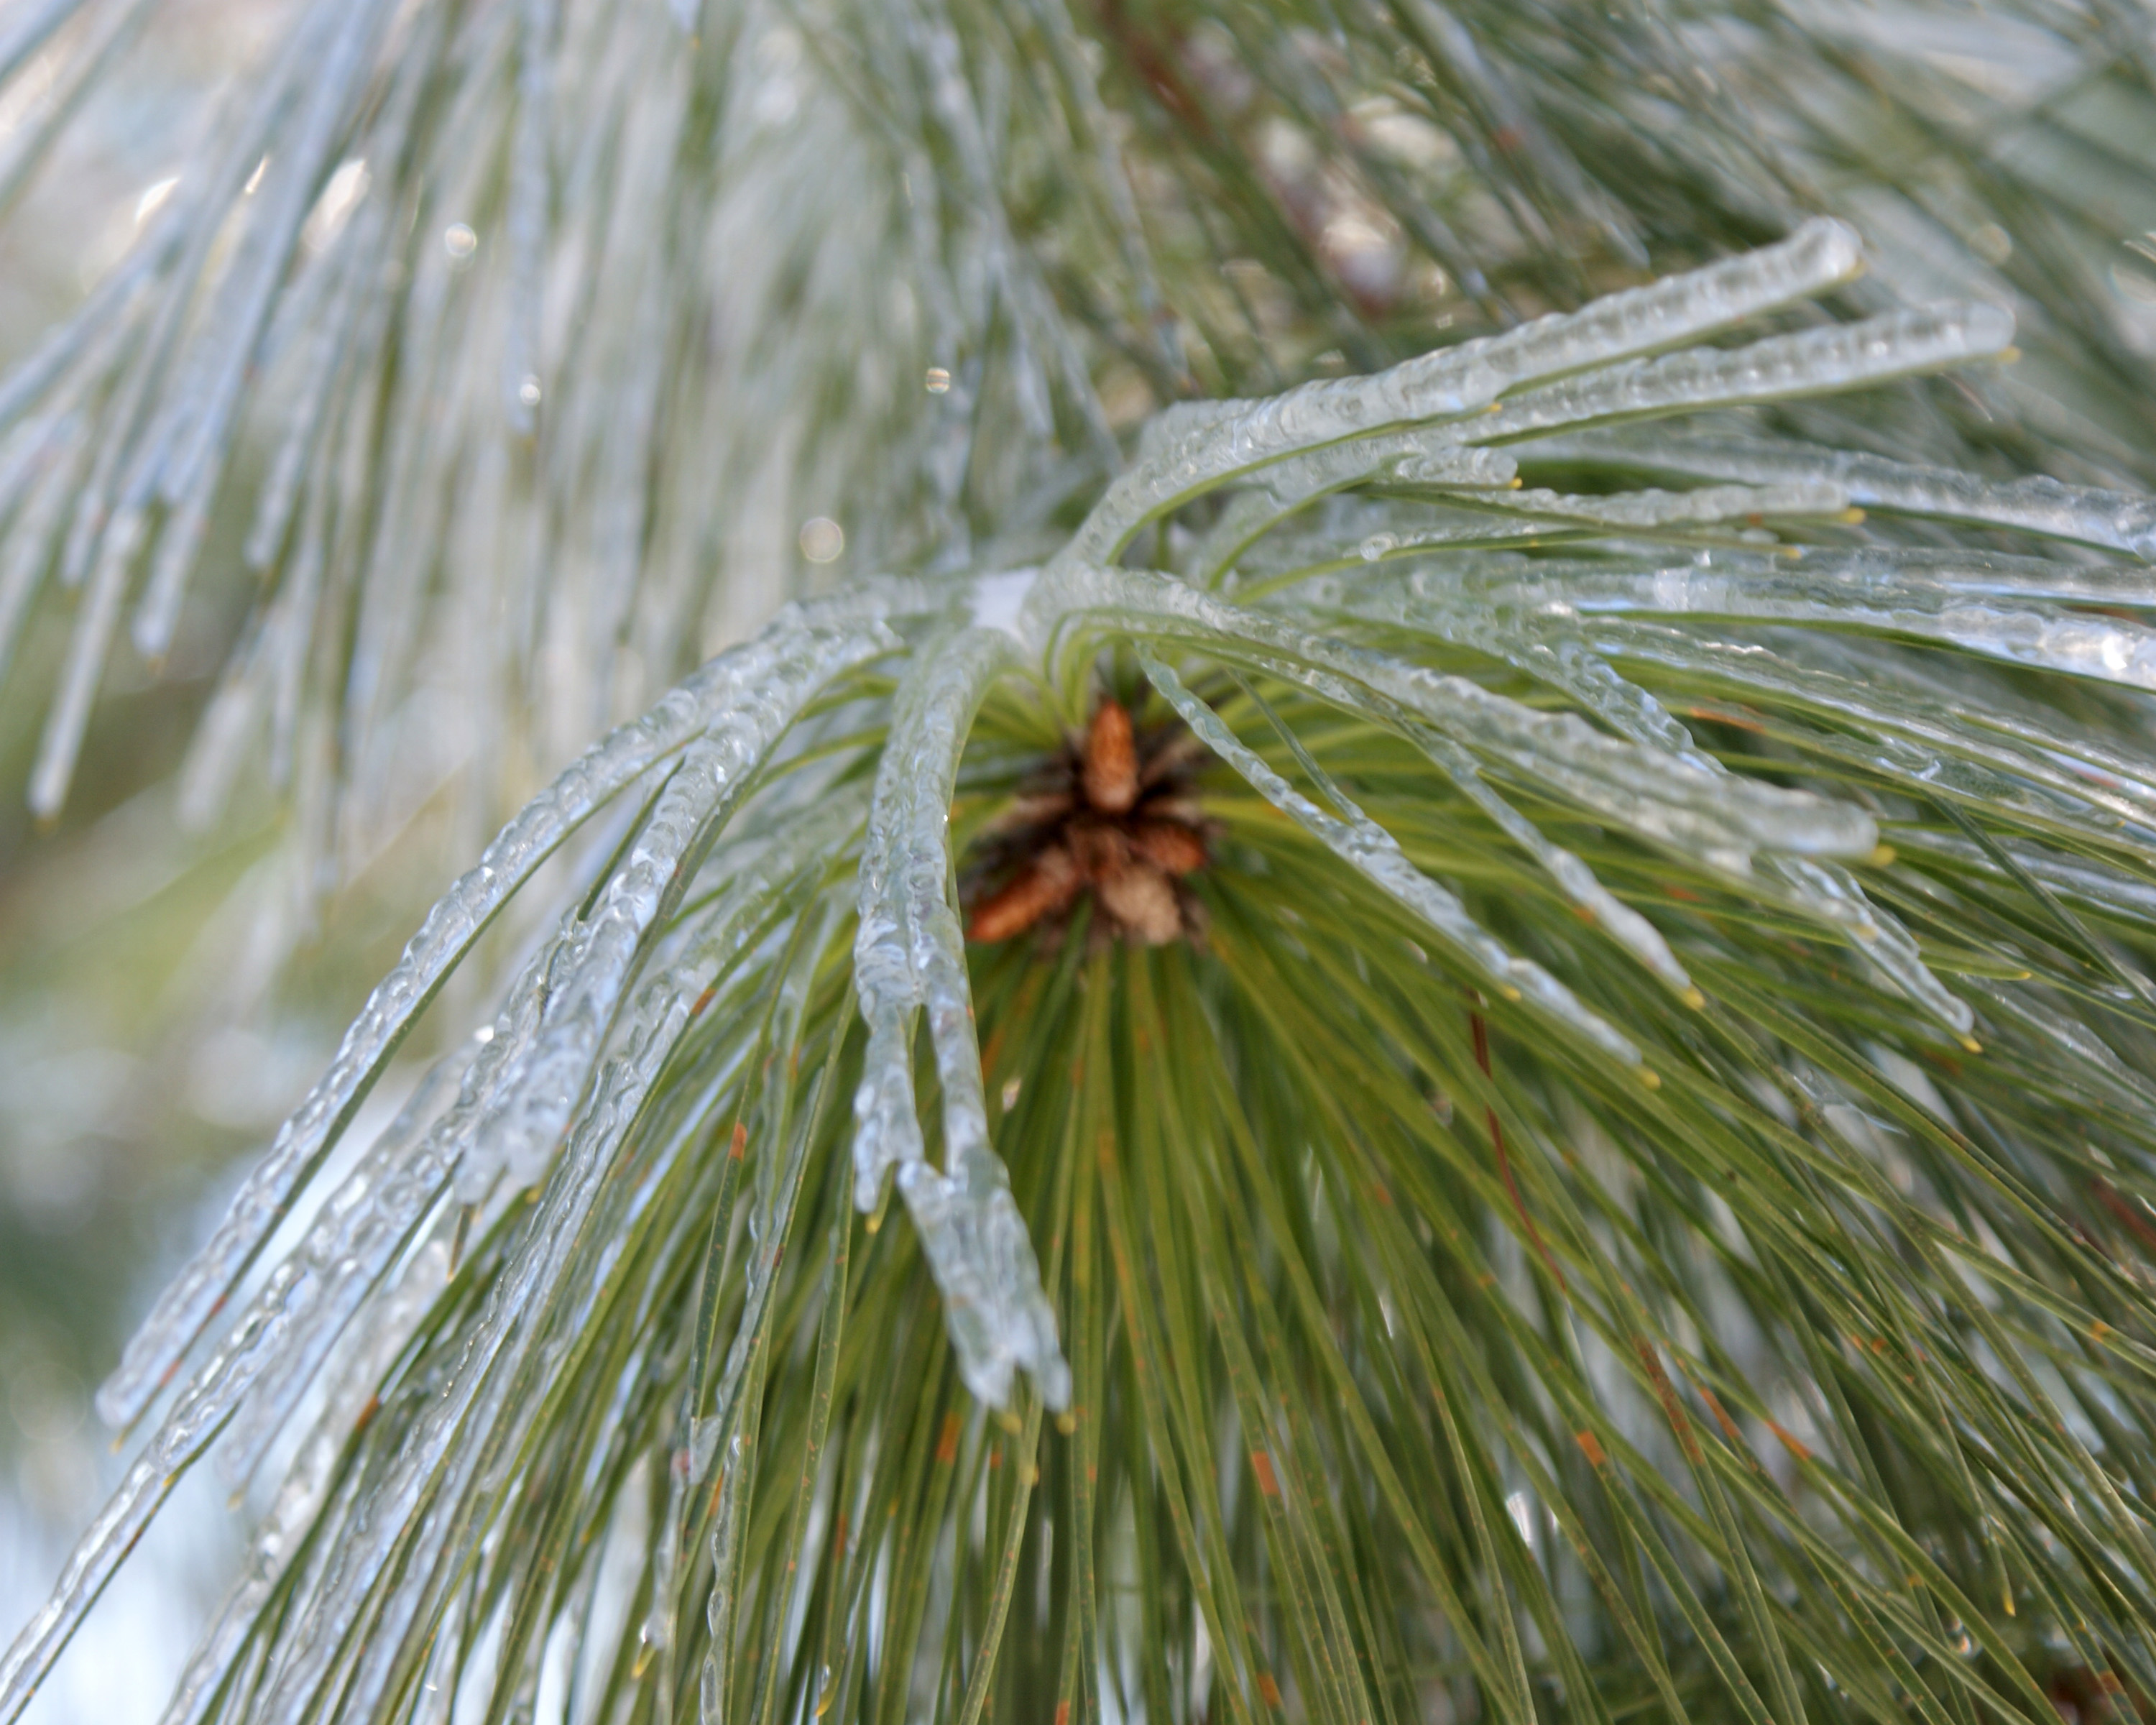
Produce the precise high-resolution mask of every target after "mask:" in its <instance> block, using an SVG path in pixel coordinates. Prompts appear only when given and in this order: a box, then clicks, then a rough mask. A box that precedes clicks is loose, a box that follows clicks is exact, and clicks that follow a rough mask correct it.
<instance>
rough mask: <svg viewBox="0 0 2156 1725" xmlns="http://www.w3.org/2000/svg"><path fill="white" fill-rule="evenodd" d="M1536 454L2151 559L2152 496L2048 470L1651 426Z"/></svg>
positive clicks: (1596, 435)
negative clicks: (1747, 484)
mask: <svg viewBox="0 0 2156 1725" xmlns="http://www.w3.org/2000/svg"><path fill="white" fill-rule="evenodd" d="M1535 454H1536V456H1537V459H1541V458H1543V457H1544V456H1545V455H1547V456H1548V458H1550V459H1558V460H1568V459H1586V460H1593V461H1603V462H1609V463H1612V464H1614V465H1620V466H1626V467H1639V468H1645V469H1649V470H1658V471H1661V472H1668V473H1686V474H1697V475H1701V476H1702V477H1705V478H1712V479H1746V480H1753V481H1754V482H1757V481H1759V480H1780V481H1804V480H1821V481H1825V482H1826V483H1828V484H1830V485H1840V486H1842V487H1843V488H1844V489H1845V490H1847V491H1848V493H1849V497H1850V501H1851V502H1852V503H1856V504H1859V505H1861V506H1863V507H1864V508H1866V509H1884V510H1892V511H1897V512H1899V513H1902V514H1907V515H1918V516H1938V517H1940V518H1942V519H1944V520H1948V521H1983V522H1986V523H1989V524H1990V525H1993V526H2002V527H2018V528H2020V529H2021V530H2022V531H2024V532H2029V533H2040V534H2043V535H2044V536H2046V537H2048V538H2053V539H2070V540H2076V541H2078V542H2081V543H2082V544H2084V545H2100V546H2103V547H2107V549H2109V550H2112V551H2123V552H2128V554H2130V555H2131V556H2133V557H2138V558H2140V559H2141V560H2142V561H2143V562H2156V501H2151V500H2150V499H2148V498H2147V497H2143V496H2138V495H2133V494H2131V493H2127V492H2121V491H2104V490H2095V489H2092V488H2090V487H2087V486H2082V485H2061V484H2060V483H2059V481H2058V480H2053V479H2024V480H2005V481H1997V480H1986V479H1980V478H1979V477H1978V476H1977V475H1974V474H1969V473H1957V472H1955V471H1954V470H1952V469H1950V468H1943V467H1924V466H1919V465H1914V464H1912V463H1910V462H1906V461H1893V460H1889V459H1887V458H1886V457H1885V456H1882V455H1866V454H1846V453H1843V452H1841V451H1838V450H1833V449H1809V448H1807V447H1806V446H1805V445H1804V444H1788V443H1777V442H1773V441H1769V440H1768V439H1753V438H1707V437H1668V436H1658V437H1656V438H1655V439H1652V440H1651V441H1643V442H1640V443H1639V444H1636V445H1635V444H1633V443H1631V442H1630V440H1629V439H1625V437H1624V436H1623V434H1621V433H1604V432H1584V433H1581V434H1577V435H1575V436H1572V437H1566V438H1561V439H1551V440H1550V441H1549V442H1548V443H1547V444H1541V443H1538V444H1536V446H1535Z"/></svg>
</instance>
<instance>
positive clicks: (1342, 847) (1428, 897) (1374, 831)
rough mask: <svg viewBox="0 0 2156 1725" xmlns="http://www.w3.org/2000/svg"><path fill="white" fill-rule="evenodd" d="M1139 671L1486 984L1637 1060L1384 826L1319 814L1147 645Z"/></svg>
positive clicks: (1281, 805) (1636, 1053)
mask: <svg viewBox="0 0 2156 1725" xmlns="http://www.w3.org/2000/svg"><path fill="white" fill-rule="evenodd" d="M1137 655H1138V663H1139V664H1140V665H1142V666H1143V667H1144V668H1145V674H1146V676H1147V680H1149V681H1150V682H1151V683H1152V685H1153V687H1154V688H1156V689H1158V691H1160V692H1161V695H1162V696H1163V698H1165V699H1166V701H1168V705H1169V706H1173V708H1174V709H1175V711H1176V713H1177V715H1178V716H1179V717H1180V718H1181V719H1182V720H1183V723H1184V724H1186V725H1188V726H1189V727H1190V730H1191V734H1192V735H1193V736H1194V737H1197V738H1198V739H1199V742H1203V743H1204V745H1205V746H1206V747H1208V748H1209V749H1210V750H1212V751H1213V752H1214V754H1216V755H1218V756H1219V757H1220V758H1221V759H1222V760H1223V761H1225V762H1227V763H1228V764H1229V766H1230V767H1232V768H1235V771H1236V772H1237V773H1239V774H1240V775H1241V776H1242V778H1243V779H1244V780H1245V783H1248V784H1249V785H1250V788H1252V789H1253V790H1255V791H1256V792H1257V793H1258V794H1259V795H1260V796H1261V797H1263V798H1265V800H1266V801H1267V802H1268V803H1271V804H1272V805H1273V807H1275V808H1276V809H1279V810H1280V811H1281V813H1282V814H1286V815H1287V816H1288V817H1289V818H1290V819H1292V820H1294V821H1295V823H1296V824H1297V825H1298V826H1300V827H1301V828H1302V829H1304V830H1305V831H1306V832H1308V833H1309V834H1312V836H1313V837H1315V838H1317V839H1318V840H1319V841H1320V842H1322V844H1323V845H1325V846H1326V848H1327V850H1331V851H1332V853H1333V855H1336V856H1337V857H1339V858H1340V860H1342V861H1343V862H1345V863H1347V865H1349V866H1351V867H1352V868H1353V869H1354V870H1356V872H1357V873H1358V874H1360V875H1363V876H1364V877H1365V878H1366V879H1368V880H1370V881H1371V882H1372V883H1373V884H1374V885H1375V886H1378V887H1379V888H1381V889H1382V890H1383V891H1385V892H1387V893H1389V894H1390V895H1391V896H1393V897H1394V898H1395V899H1397V900H1399V902H1400V903H1401V904H1403V905H1404V906H1406V907H1407V908H1408V909H1409V911H1413V912H1414V914H1415V915H1416V916H1419V917H1420V918H1421V919H1422V921H1423V922H1424V924H1426V925H1427V926H1428V927H1429V928H1430V930H1431V932H1433V933H1435V934H1436V935H1437V936H1438V937H1440V939H1441V940H1443V941H1444V942H1445V944H1446V945H1447V946H1449V947H1451V948H1452V949H1453V950H1454V951H1455V952H1458V953H1460V955H1461V956H1462V957H1465V958H1466V960H1467V961H1468V962H1469V963H1471V964H1472V965H1474V967H1475V968H1476V969H1477V970H1479V971H1481V973H1482V974H1483V975H1484V976H1485V977H1486V978H1488V979H1489V981H1490V983H1491V986H1492V987H1493V988H1497V989H1499V990H1501V991H1504V992H1507V993H1513V994H1518V995H1521V996H1523V997H1525V998H1526V999H1529V1000H1532V1001H1533V1002H1534V1004H1536V1005H1537V1006H1538V1007H1540V1008H1541V1009H1543V1011H1544V1012H1547V1013H1548V1014H1550V1015H1551V1016H1552V1017H1553V1018H1556V1019H1559V1020H1561V1021H1562V1022H1563V1023H1564V1024H1568V1025H1569V1026H1570V1027H1571V1028H1572V1029H1574V1030H1576V1031H1578V1033H1579V1034H1581V1035H1582V1036H1584V1038H1586V1040H1589V1041H1590V1042H1592V1043H1594V1045H1595V1046H1597V1047H1598V1048H1599V1049H1601V1050H1603V1052H1604V1053H1605V1054H1607V1055H1610V1056H1611V1057H1612V1058H1614V1059H1615V1060H1621V1061H1623V1062H1624V1063H1625V1065H1634V1066H1635V1065H1639V1063H1640V1050H1639V1048H1638V1046H1637V1045H1635V1043H1633V1041H1632V1040H1630V1038H1629V1037H1627V1036H1625V1034H1623V1033H1622V1032H1620V1031H1619V1030H1618V1029H1615V1028H1614V1027H1613V1026H1612V1025H1611V1024H1609V1022H1608V1021H1607V1020H1606V1019H1603V1018H1602V1017H1601V1016H1600V1015H1599V1014H1597V1013H1595V1012H1594V1011H1592V1010H1590V1009H1589V1008H1587V1007H1586V1006H1584V1005H1583V1004H1581V1003H1580V1001H1579V999H1578V997H1577V996H1576V995H1574V994H1573V992H1572V990H1571V989H1569V988H1566V987H1565V985H1564V984H1563V983H1561V982H1559V981H1558V979H1557V978H1555V977H1553V976H1552V975H1551V974H1550V973H1548V971H1546V970H1544V969H1543V968H1542V966H1540V965H1539V964H1537V963H1535V962H1534V961H1533V960H1532V959H1530V958H1522V957H1518V956H1517V955H1516V954H1514V953H1512V952H1507V951H1506V950H1505V947H1504V944H1503V942H1501V941H1499V940H1498V939H1497V938H1496V937H1495V936H1494V935H1492V934H1491V933H1490V932H1489V931H1488V930H1486V929H1485V928H1484V927H1482V926H1481V924H1480V923H1479V922H1476V920H1475V919H1474V917H1473V916H1471V915H1470V914H1469V913H1468V911H1467V907H1466V906H1465V905H1463V904H1461V903H1460V901H1459V900H1458V899H1456V898H1455V897H1454V896H1452V894H1450V892H1448V891H1445V888H1443V887H1442V886H1439V885H1438V884H1437V882H1436V881H1435V880H1431V879H1430V876H1429V875H1425V874H1424V873H1423V872H1422V870H1419V869H1418V868H1416V867H1415V865H1414V864H1413V863H1411V862H1409V860H1408V858H1407V855H1406V854H1405V853H1404V852H1403V851H1402V850H1401V849H1400V847H1399V845H1398V844H1396V843H1395V842H1394V839H1393V836H1392V834H1389V833H1388V832H1387V831H1386V830H1385V829H1383V827H1381V826H1379V825H1378V824H1377V823H1376V822H1375V821H1373V820H1372V819H1370V818H1369V817H1368V815H1366V814H1363V811H1362V810H1361V809H1358V808H1356V807H1355V806H1354V804H1353V803H1347V802H1346V801H1345V799H1344V798H1342V799H1340V800H1341V801H1342V814H1344V815H1345V816H1346V819H1341V818H1340V817H1338V816H1335V815H1330V814H1327V813H1326V812H1325V811H1324V810H1323V809H1320V808H1319V807H1318V806H1317V804H1316V803H1313V802H1312V801H1311V800H1310V799H1309V798H1307V797H1306V796H1304V795H1303V794H1302V793H1301V792H1300V791H1298V790H1296V788H1295V787H1294V786H1292V785H1291V784H1290V783H1288V782H1287V781H1286V779H1284V778H1281V776H1280V774H1278V773H1276V772H1274V771H1273V769H1272V768H1270V767H1268V766H1267V765H1266V764H1265V762H1264V760H1263V759H1262V758H1261V757H1260V756H1259V755H1258V754H1257V753H1256V752H1255V751H1254V750H1252V749H1251V748H1250V747H1248V746H1247V745H1246V744H1245V743H1244V742H1243V741H1242V739H1241V738H1240V737H1237V736H1236V735H1235V732H1233V731H1230V730H1229V728H1228V726H1227V725H1226V724H1225V723H1224V721H1222V720H1221V718H1220V716H1219V714H1218V713H1216V712H1214V711H1213V710H1212V708H1210V707H1209V706H1206V705H1205V703H1204V701H1200V700H1199V698H1198V697H1197V696H1194V695H1193V694H1192V693H1191V692H1190V691H1189V689H1188V688H1187V687H1186V686H1185V685H1184V684H1183V680H1182V679H1181V678H1180V677H1178V676H1177V675H1176V674H1175V673H1174V672H1173V670H1170V669H1169V668H1168V665H1166V664H1165V663H1164V662H1163V660H1160V659H1158V657H1156V656H1155V655H1154V654H1153V653H1152V650H1151V649H1148V648H1146V647H1142V646H1141V647H1140V648H1139V649H1137Z"/></svg>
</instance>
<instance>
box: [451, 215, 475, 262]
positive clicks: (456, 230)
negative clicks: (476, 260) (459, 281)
mask: <svg viewBox="0 0 2156 1725" xmlns="http://www.w3.org/2000/svg"><path fill="white" fill-rule="evenodd" d="M442 244H443V247H444V249H446V250H447V251H448V253H449V256H450V257H451V258H452V259H454V260H455V261H456V262H458V263H459V264H461V263H462V262H464V260H465V259H466V258H469V257H470V255H471V254H473V253H474V252H475V251H477V250H478V249H479V235H477V234H475V233H473V232H472V231H471V229H470V228H468V227H466V226H465V224H464V223H462V222H452V223H449V226H448V227H447V228H444V230H443V233H442Z"/></svg>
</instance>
